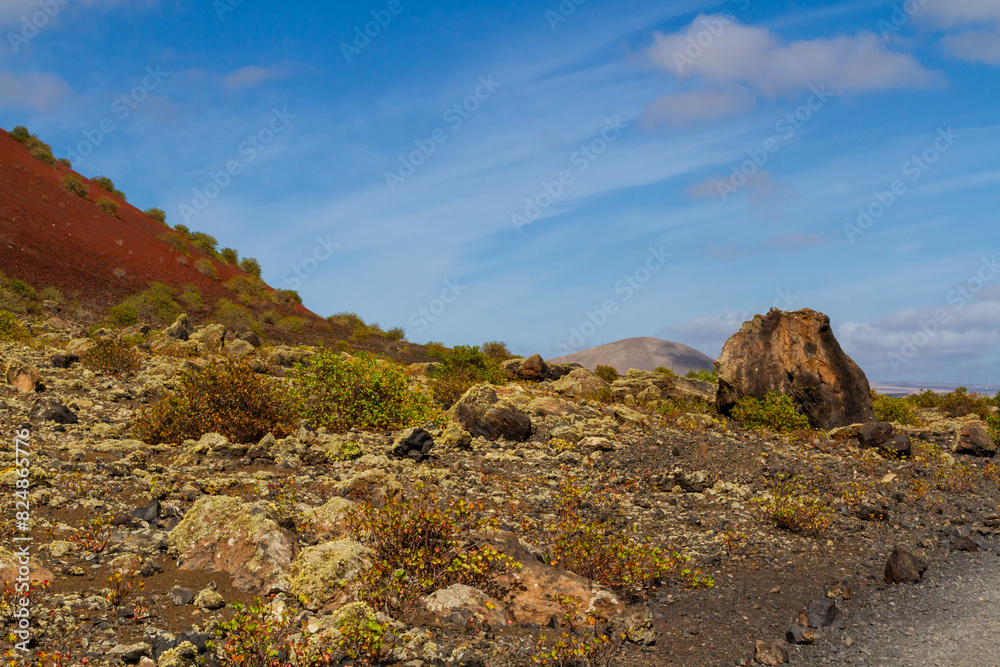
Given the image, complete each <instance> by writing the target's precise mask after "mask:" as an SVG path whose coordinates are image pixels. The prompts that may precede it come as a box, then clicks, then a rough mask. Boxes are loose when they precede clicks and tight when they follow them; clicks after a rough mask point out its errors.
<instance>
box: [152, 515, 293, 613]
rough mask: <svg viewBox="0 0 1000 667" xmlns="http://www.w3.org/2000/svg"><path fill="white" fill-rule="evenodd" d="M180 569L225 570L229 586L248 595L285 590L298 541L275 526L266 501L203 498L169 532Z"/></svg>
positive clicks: (172, 549) (275, 521) (276, 524)
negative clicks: (230, 578) (228, 578)
mask: <svg viewBox="0 0 1000 667" xmlns="http://www.w3.org/2000/svg"><path fill="white" fill-rule="evenodd" d="M169 541H170V549H171V551H172V552H173V553H174V554H175V555H176V557H177V560H178V567H180V569H182V570H208V571H213V570H224V571H226V572H228V573H229V574H231V575H232V577H233V581H232V583H233V586H235V587H236V588H239V589H240V590H243V591H248V592H251V593H262V594H268V593H278V592H287V591H288V590H289V588H288V575H287V570H288V567H289V566H290V565H291V563H292V560H293V559H294V557H295V556H296V555H297V553H298V541H297V540H296V539H295V536H294V535H293V534H292V533H290V532H289V531H287V530H285V529H284V528H282V527H281V526H279V525H278V522H277V520H276V518H275V517H274V515H273V513H272V511H271V509H270V508H269V507H268V505H267V504H266V503H263V502H258V503H255V504H252V505H251V504H249V503H246V502H244V501H242V500H240V499H239V498H233V497H231V496H204V497H202V498H199V499H198V501H197V502H196V503H195V504H194V506H193V507H192V508H191V509H190V510H189V511H188V513H187V514H186V515H185V516H184V519H183V520H182V521H181V522H180V523H179V524H178V525H177V526H176V527H175V528H174V529H173V530H172V531H170V537H169Z"/></svg>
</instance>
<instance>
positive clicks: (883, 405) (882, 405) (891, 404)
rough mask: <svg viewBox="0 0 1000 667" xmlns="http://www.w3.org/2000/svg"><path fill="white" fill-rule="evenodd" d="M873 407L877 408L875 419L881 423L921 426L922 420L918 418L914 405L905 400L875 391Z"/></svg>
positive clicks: (873, 391) (873, 392) (873, 393)
mask: <svg viewBox="0 0 1000 667" xmlns="http://www.w3.org/2000/svg"><path fill="white" fill-rule="evenodd" d="M872 405H873V406H874V408H875V417H876V418H877V419H878V420H879V421H883V422H896V423H898V424H904V425H906V426H917V425H919V424H920V418H919V417H917V413H916V411H915V410H914V409H913V405H912V404H911V403H910V402H909V401H907V400H906V399H905V398H895V397H893V396H883V395H882V394H879V393H877V392H876V391H875V390H874V389H873V390H872Z"/></svg>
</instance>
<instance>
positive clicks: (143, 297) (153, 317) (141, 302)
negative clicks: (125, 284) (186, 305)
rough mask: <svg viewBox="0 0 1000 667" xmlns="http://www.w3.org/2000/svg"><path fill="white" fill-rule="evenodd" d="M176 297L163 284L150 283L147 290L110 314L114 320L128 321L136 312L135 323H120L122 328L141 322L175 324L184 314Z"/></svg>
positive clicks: (129, 298) (171, 289)
mask: <svg viewBox="0 0 1000 667" xmlns="http://www.w3.org/2000/svg"><path fill="white" fill-rule="evenodd" d="M174 295H175V292H174V290H173V288H171V287H169V286H167V285H164V284H163V283H150V285H149V287H148V288H147V289H145V290H143V291H142V292H139V293H138V294H133V295H132V296H130V297H128V298H127V299H125V300H124V301H123V302H122V303H121V304H119V305H118V306H116V307H114V308H112V309H110V310H109V311H108V312H109V315H110V316H111V317H113V318H125V319H127V320H131V319H132V313H133V312H134V314H135V321H133V322H131V323H130V324H126V323H125V322H124V321H120V324H121V326H131V324H135V323H137V322H138V321H140V320H141V321H144V322H149V323H150V324H164V325H166V324H173V323H174V320H176V319H177V316H178V315H180V314H181V313H182V312H184V311H183V310H182V309H181V307H180V306H179V305H178V304H177V302H176V301H175V300H174ZM112 313H113V314H112Z"/></svg>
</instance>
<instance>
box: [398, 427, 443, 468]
mask: <svg viewBox="0 0 1000 667" xmlns="http://www.w3.org/2000/svg"><path fill="white" fill-rule="evenodd" d="M432 447H434V436H432V435H431V434H430V433H428V432H427V431H425V430H424V429H422V428H411V429H407V430H406V431H403V434H402V435H400V436H399V437H398V438H396V442H395V444H394V445H393V447H392V455H393V456H395V457H396V458H400V459H405V458H410V459H413V460H414V461H418V462H419V461H423V460H424V459H425V458H427V455H428V454H429V453H430V451H431V448H432Z"/></svg>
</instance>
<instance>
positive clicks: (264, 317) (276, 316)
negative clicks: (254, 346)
mask: <svg viewBox="0 0 1000 667" xmlns="http://www.w3.org/2000/svg"><path fill="white" fill-rule="evenodd" d="M280 319H281V313H279V312H278V311H276V310H273V309H272V310H265V311H264V312H263V313H261V315H260V321H261V322H263V323H265V324H277V323H278V321H279V320H280Z"/></svg>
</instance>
